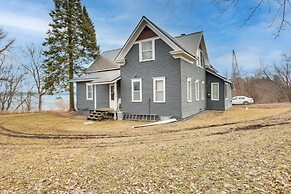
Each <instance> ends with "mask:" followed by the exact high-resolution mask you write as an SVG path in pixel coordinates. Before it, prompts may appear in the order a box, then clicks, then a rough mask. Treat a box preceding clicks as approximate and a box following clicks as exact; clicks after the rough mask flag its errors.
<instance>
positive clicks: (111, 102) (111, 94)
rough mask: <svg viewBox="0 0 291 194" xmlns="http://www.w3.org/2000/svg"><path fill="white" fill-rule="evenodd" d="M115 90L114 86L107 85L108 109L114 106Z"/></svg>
mask: <svg viewBox="0 0 291 194" xmlns="http://www.w3.org/2000/svg"><path fill="white" fill-rule="evenodd" d="M114 101H115V89H114V84H109V107H110V108H114V106H115V103H114Z"/></svg>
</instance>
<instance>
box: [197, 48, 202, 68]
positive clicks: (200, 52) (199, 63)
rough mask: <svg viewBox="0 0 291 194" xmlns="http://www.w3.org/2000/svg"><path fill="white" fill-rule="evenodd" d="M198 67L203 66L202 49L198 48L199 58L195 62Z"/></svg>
mask: <svg viewBox="0 0 291 194" xmlns="http://www.w3.org/2000/svg"><path fill="white" fill-rule="evenodd" d="M197 66H198V67H203V66H204V57H203V51H202V50H199V60H198V63H197Z"/></svg>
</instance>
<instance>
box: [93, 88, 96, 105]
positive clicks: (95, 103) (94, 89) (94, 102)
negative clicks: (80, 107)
mask: <svg viewBox="0 0 291 194" xmlns="http://www.w3.org/2000/svg"><path fill="white" fill-rule="evenodd" d="M93 86H94V93H93V94H94V109H97V85H93Z"/></svg>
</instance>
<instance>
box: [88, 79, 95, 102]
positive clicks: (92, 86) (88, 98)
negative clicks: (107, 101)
mask: <svg viewBox="0 0 291 194" xmlns="http://www.w3.org/2000/svg"><path fill="white" fill-rule="evenodd" d="M89 86H91V88H92V97H91V98H89V97H88V92H89V90H88V88H89ZM93 92H94V90H93V84H88V83H87V84H86V100H93V96H94V95H93Z"/></svg>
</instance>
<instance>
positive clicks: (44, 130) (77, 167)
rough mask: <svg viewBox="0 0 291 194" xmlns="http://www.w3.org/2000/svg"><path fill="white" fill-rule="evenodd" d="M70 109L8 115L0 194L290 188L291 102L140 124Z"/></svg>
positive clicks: (0, 146)
mask: <svg viewBox="0 0 291 194" xmlns="http://www.w3.org/2000/svg"><path fill="white" fill-rule="evenodd" d="M83 123H84V120H83V118H82V117H75V116H70V115H68V114H66V113H28V114H3V115H0V193H5V192H17V193H18V192H20V193H22V192H28V191H29V192H32V193H34V192H37V191H40V192H57V193H59V192H67V193H80V192H88V193H90V192H91V193H95V192H98V193H104V192H108V193H120V192H130V193H152V192H155V193H156V192H158V193H171V192H172V193H185V192H186V193H191V192H199V191H202V192H222V191H225V192H235V193H236V192H243V193H245V192H284V193H288V192H290V189H291V186H290V180H291V176H290V169H291V165H290V164H291V161H290V154H291V152H290V150H291V149H290V148H291V145H290V142H291V141H290V140H291V106H290V105H288V104H287V105H283V106H282V105H273V106H269V105H268V106H250V107H249V109H248V110H246V109H245V107H240V106H238V107H233V108H232V109H231V110H229V111H227V112H219V111H205V112H203V113H201V114H199V115H197V116H195V117H193V118H191V119H188V120H185V121H182V122H177V123H172V124H167V125H161V126H153V127H146V128H138V129H132V126H134V125H137V124H141V122H131V121H102V122H97V123H95V124H92V125H84V124H83Z"/></svg>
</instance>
